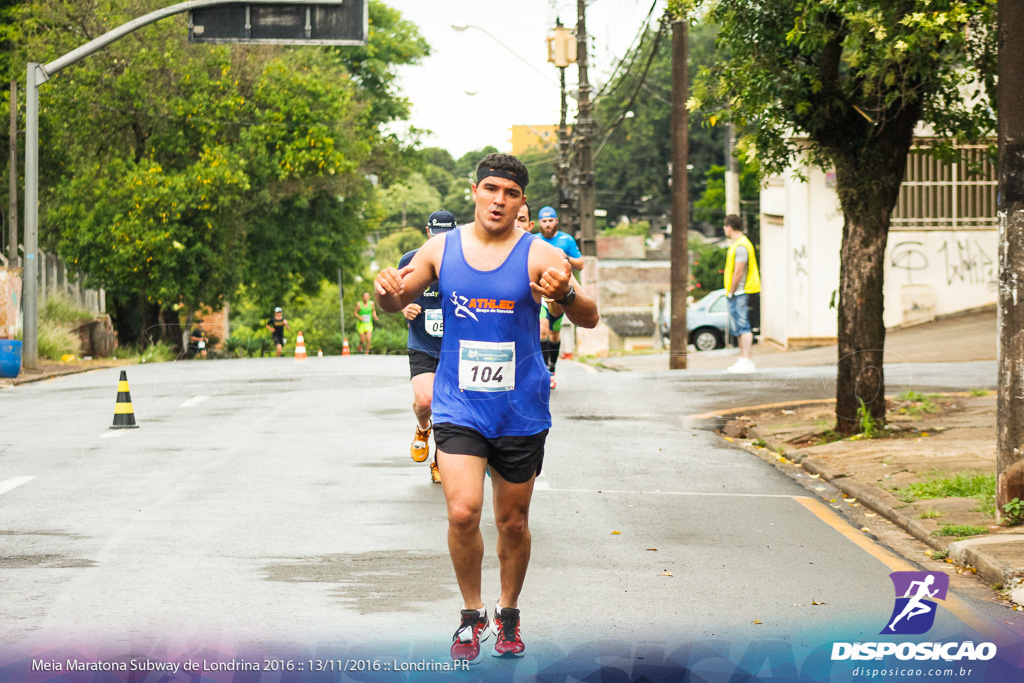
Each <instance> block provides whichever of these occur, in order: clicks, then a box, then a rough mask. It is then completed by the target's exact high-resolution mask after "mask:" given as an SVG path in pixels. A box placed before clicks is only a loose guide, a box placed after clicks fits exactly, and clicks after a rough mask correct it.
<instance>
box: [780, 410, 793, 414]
mask: <svg viewBox="0 0 1024 683" xmlns="http://www.w3.org/2000/svg"><path fill="white" fill-rule="evenodd" d="M782 414H783V415H796V411H795V410H783V411H782Z"/></svg>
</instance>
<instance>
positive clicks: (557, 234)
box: [525, 206, 583, 389]
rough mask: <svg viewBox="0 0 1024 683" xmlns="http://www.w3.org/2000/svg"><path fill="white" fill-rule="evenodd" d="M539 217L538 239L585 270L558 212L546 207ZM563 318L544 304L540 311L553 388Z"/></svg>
mask: <svg viewBox="0 0 1024 683" xmlns="http://www.w3.org/2000/svg"><path fill="white" fill-rule="evenodd" d="M525 208H526V211H527V220H529V206H527V207H525ZM537 217H538V218H539V219H540V232H539V233H537V239H540V240H544V241H545V242H547V243H548V244H550V245H551V246H553V247H555V248H556V249H560V250H561V251H562V253H563V254H565V258H566V260H567V261H569V265H570V266H572V268H573V270H583V254H581V253H580V248H579V247H578V246H576V240H574V239H573V238H572V237H571V236H570V235H569V234H568V233H564V232H562V231H561V230H559V229H558V212H557V211H555V210H554V209H553V208H552V207H550V206H545V207H544V208H543V209H541V210H540V211H539V212H537ZM562 318H563V315H562V314H559V315H552V313H551V311H549V310H548V307H547V306H546V305H543V304H542V307H541V311H540V348H541V353H543V354H544V360H545V361H546V362H547V366H548V371H549V372H550V373H551V388H552V389H554V388H555V365H556V364H557V363H558V351H559V349H560V347H561V345H562Z"/></svg>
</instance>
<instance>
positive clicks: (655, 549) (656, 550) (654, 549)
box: [648, 548, 658, 552]
mask: <svg viewBox="0 0 1024 683" xmlns="http://www.w3.org/2000/svg"><path fill="white" fill-rule="evenodd" d="M648 550H653V551H654V552H658V549H657V548H648Z"/></svg>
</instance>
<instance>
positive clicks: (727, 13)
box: [673, 0, 996, 434]
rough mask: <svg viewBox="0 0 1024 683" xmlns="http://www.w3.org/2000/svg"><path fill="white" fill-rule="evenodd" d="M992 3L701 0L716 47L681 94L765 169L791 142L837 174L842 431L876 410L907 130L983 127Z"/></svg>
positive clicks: (786, 161) (783, 164) (784, 164)
mask: <svg viewBox="0 0 1024 683" xmlns="http://www.w3.org/2000/svg"><path fill="white" fill-rule="evenodd" d="M676 4H677V5H681V3H676ZM673 8H674V9H676V10H678V9H679V7H676V6H674V7H673ZM994 11H995V2H994V0H895V1H892V0H858V1H857V2H853V1H852V0H835V1H833V2H828V3H821V2H818V1H817V0H796V1H795V2H790V1H785V2H784V1H782V0H769V1H767V2H765V1H762V0H759V1H758V2H753V1H752V0H721V1H720V2H716V3H715V4H713V5H711V6H710V12H709V17H710V19H711V20H712V21H714V22H716V23H717V24H719V25H720V26H721V32H720V34H719V45H720V47H723V48H724V49H725V54H726V55H727V57H726V58H724V59H723V60H721V61H720V62H718V63H717V64H716V65H714V66H713V67H711V68H709V69H707V70H706V71H705V72H704V74H703V76H702V78H701V79H700V80H699V81H698V83H697V84H696V85H695V87H694V90H693V93H694V97H693V98H692V100H691V107H692V108H693V109H699V110H701V111H703V112H705V113H706V114H707V115H708V116H709V117H712V118H714V119H718V120H732V121H734V122H735V123H736V124H738V125H739V126H740V127H741V129H742V131H743V133H744V136H743V139H742V141H741V146H742V147H743V148H744V149H745V150H746V151H747V153H748V155H749V156H750V157H751V158H752V159H755V160H756V161H757V162H758V163H759V164H760V165H761V167H762V169H763V171H764V172H765V173H766V174H778V173H784V172H787V168H789V167H790V165H791V164H793V163H799V160H800V159H801V154H804V153H806V155H807V159H809V161H810V162H811V163H813V164H816V165H818V166H821V167H823V168H830V169H834V170H835V173H836V190H837V193H838V195H839V201H840V203H841V205H842V210H843V217H844V225H843V239H842V248H841V264H842V265H841V269H840V284H839V306H838V308H839V311H838V317H839V321H838V339H839V364H838V376H837V383H836V419H837V422H836V431H838V432H840V433H842V434H850V433H852V432H853V431H854V430H855V429H856V426H857V408H858V407H859V405H860V401H863V402H864V404H865V405H866V406H868V409H869V410H870V413H871V416H872V417H873V418H874V419H876V420H882V419H884V417H885V395H884V394H885V378H884V373H883V352H884V347H885V326H884V323H883V320H882V286H883V274H884V267H883V264H884V258H883V257H884V252H885V244H886V238H887V235H888V231H889V223H890V218H891V216H892V211H893V208H894V206H895V203H896V199H897V196H898V193H899V189H900V184H901V182H902V179H903V173H904V169H905V168H906V161H907V154H908V152H909V149H910V146H911V144H912V142H913V139H914V132H915V129H916V128H917V127H918V125H919V124H921V123H924V124H927V125H928V126H929V127H930V128H931V130H932V131H933V133H934V135H935V136H937V137H938V138H939V139H940V140H942V141H944V144H943V145H942V146H940V151H942V149H943V148H944V149H945V150H948V149H949V148H950V144H951V141H953V140H955V139H964V140H976V139H979V138H981V137H983V136H985V135H987V134H989V133H990V132H991V131H992V130H993V126H994V123H995V121H994V113H993V111H992V106H991V102H994V100H987V99H986V98H985V97H984V96H983V95H984V88H983V86H984V85H986V84H988V85H991V83H992V77H993V70H992V66H993V63H994V55H995V44H994V41H995V36H996V32H995V27H994ZM796 136H800V137H802V138H804V140H805V144H804V145H802V146H801V144H800V143H798V142H797V141H796V140H795V139H794V138H795V137H796Z"/></svg>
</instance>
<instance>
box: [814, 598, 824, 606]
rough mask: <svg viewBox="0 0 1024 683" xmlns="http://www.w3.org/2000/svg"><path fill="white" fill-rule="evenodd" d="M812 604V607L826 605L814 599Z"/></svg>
mask: <svg viewBox="0 0 1024 683" xmlns="http://www.w3.org/2000/svg"><path fill="white" fill-rule="evenodd" d="M811 604H812V605H824V604H825V603H824V602H818V601H817V600H814V599H812V600H811Z"/></svg>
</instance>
